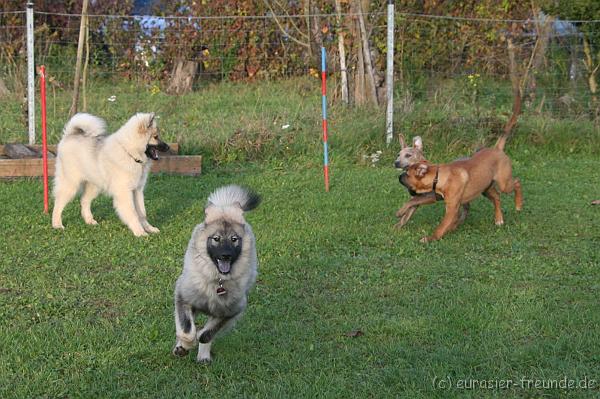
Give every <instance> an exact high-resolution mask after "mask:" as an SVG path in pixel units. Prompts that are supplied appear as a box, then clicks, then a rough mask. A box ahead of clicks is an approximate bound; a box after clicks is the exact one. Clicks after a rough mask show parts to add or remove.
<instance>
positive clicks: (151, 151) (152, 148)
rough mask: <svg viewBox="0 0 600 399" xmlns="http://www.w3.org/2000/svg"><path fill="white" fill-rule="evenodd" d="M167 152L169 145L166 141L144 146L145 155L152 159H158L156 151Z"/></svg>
mask: <svg viewBox="0 0 600 399" xmlns="http://www.w3.org/2000/svg"><path fill="white" fill-rule="evenodd" d="M159 151H160V152H167V151H169V145H168V144H166V143H162V142H161V143H160V144H158V145H155V144H148V145H147V146H146V151H145V152H146V155H147V156H148V158H150V159H153V160H155V161H157V160H158V152H159Z"/></svg>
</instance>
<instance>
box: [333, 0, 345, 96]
mask: <svg viewBox="0 0 600 399" xmlns="http://www.w3.org/2000/svg"><path fill="white" fill-rule="evenodd" d="M335 12H336V14H337V36H338V51H339V53H340V71H341V77H342V102H343V103H344V104H348V75H347V73H346V47H345V46H344V32H343V30H342V2H341V0H335Z"/></svg>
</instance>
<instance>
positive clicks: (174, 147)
mask: <svg viewBox="0 0 600 399" xmlns="http://www.w3.org/2000/svg"><path fill="white" fill-rule="evenodd" d="M167 144H169V147H171V149H170V150H169V152H167V154H169V155H177V154H179V143H167ZM27 147H29V148H31V149H32V150H34V151H37V152H39V153H40V156H41V154H42V145H41V144H32V145H27ZM48 152H51V153H53V154H56V144H48ZM5 155H6V152H5V151H4V145H3V144H0V156H5Z"/></svg>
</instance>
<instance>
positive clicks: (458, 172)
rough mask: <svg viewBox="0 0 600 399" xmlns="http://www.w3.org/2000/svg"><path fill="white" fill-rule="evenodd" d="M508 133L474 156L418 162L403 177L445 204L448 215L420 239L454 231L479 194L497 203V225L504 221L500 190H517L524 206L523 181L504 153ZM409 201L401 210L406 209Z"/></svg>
mask: <svg viewBox="0 0 600 399" xmlns="http://www.w3.org/2000/svg"><path fill="white" fill-rule="evenodd" d="M507 136H508V135H507V134H505V135H503V136H502V137H500V139H498V142H497V143H496V145H495V146H494V147H493V148H484V149H482V150H480V151H478V152H476V153H475V154H474V155H473V156H472V157H471V158H467V159H461V160H457V161H454V162H451V163H448V164H442V165H435V164H431V163H429V162H427V161H419V162H416V163H413V164H412V165H410V166H409V167H408V169H407V171H406V172H405V173H403V174H402V175H401V176H400V182H401V183H402V184H403V185H404V186H405V187H406V188H408V189H409V190H410V191H412V192H414V193H416V194H426V193H430V194H434V195H440V196H441V197H442V198H443V199H444V202H445V203H446V214H445V215H444V218H443V219H442V221H441V223H440V224H439V226H438V227H437V228H436V229H435V231H434V232H433V234H432V235H431V236H428V237H423V238H422V239H421V242H429V241H434V240H439V239H440V238H442V237H443V236H444V235H445V234H446V233H447V232H448V231H451V230H454V229H455V228H456V227H457V226H458V225H460V224H461V223H462V222H463V221H464V219H465V217H466V213H467V211H468V207H469V203H470V202H471V201H472V200H473V199H474V198H476V197H477V196H479V195H480V194H483V195H484V196H485V197H487V198H488V199H489V200H490V201H492V203H493V204H494V212H495V222H496V225H502V224H504V219H503V217H502V210H501V208H500V193H499V192H498V190H500V191H501V192H503V193H512V192H513V191H514V193H515V207H516V209H517V211H520V210H521V209H522V207H523V195H522V192H521V183H520V182H519V180H518V179H513V176H512V165H511V162H510V158H509V157H508V156H507V155H506V154H505V153H504V145H505V144H506V139H507ZM411 201H412V200H411ZM409 203H410V201H409ZM409 203H407V204H406V205H405V206H403V207H402V208H401V209H400V210H399V211H398V213H401V211H403V210H404V211H405V208H406V207H407V206H408V205H409ZM461 205H462V207H463V211H462V212H461V210H460V208H461ZM411 206H414V205H411ZM413 212H414V211H413Z"/></svg>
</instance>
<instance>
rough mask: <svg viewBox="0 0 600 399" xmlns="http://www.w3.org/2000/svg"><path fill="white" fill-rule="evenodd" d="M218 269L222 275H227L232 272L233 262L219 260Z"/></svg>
mask: <svg viewBox="0 0 600 399" xmlns="http://www.w3.org/2000/svg"><path fill="white" fill-rule="evenodd" d="M217 269H219V272H220V273H223V274H227V273H229V272H230V271H231V261H230V260H224V259H217Z"/></svg>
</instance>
